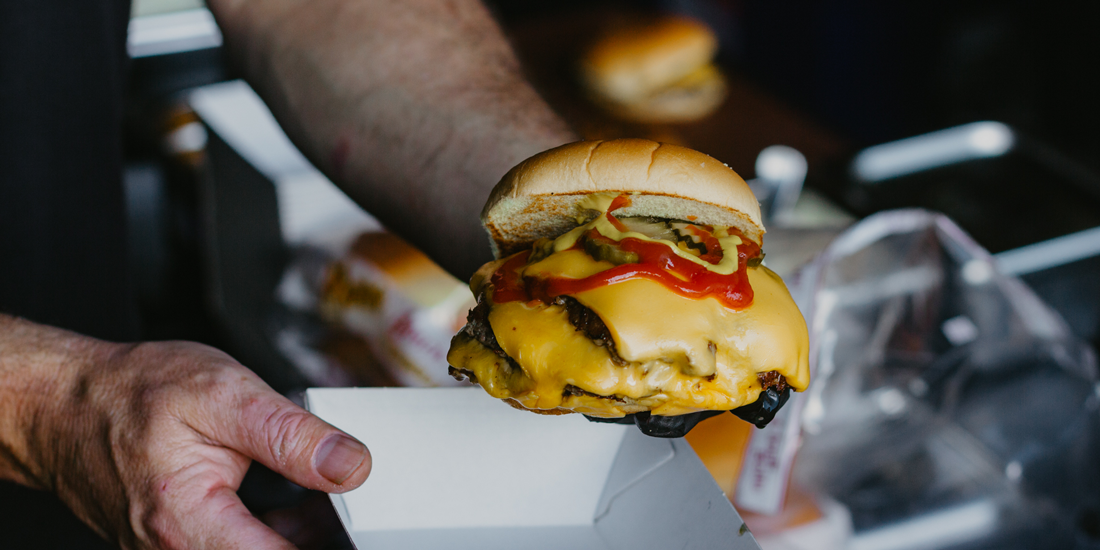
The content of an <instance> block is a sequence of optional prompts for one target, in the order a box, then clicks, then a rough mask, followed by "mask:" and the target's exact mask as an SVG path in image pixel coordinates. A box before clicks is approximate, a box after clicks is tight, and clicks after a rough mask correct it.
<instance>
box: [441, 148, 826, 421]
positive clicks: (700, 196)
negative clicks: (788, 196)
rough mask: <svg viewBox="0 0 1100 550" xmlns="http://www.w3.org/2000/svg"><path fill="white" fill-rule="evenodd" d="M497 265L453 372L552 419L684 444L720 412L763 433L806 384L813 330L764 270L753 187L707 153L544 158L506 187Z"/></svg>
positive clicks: (497, 209)
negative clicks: (575, 416) (625, 428)
mask: <svg viewBox="0 0 1100 550" xmlns="http://www.w3.org/2000/svg"><path fill="white" fill-rule="evenodd" d="M482 223H483V224H484V226H485V228H486V230H487V231H488V232H489V235H490V237H491V240H492V245H493V251H494V253H495V255H496V257H497V258H499V259H498V260H496V261H493V262H490V263H488V264H486V265H485V266H483V267H482V268H481V269H480V270H478V272H477V273H476V274H475V275H474V276H473V278H472V280H471V281H470V288H471V289H472V290H473V292H474V295H475V296H477V300H478V304H477V306H476V307H475V308H474V309H473V310H471V311H470V314H469V316H468V319H467V324H466V326H465V327H464V328H463V329H462V331H461V332H459V333H458V334H457V335H456V336H455V337H454V339H453V340H452V341H451V348H450V352H449V354H448V356H447V360H448V362H449V363H450V365H451V367H450V373H451V375H452V376H454V377H456V378H459V379H467V380H470V381H472V382H475V383H478V384H480V385H481V386H482V387H483V388H484V389H485V391H487V392H488V393H489V394H490V395H492V396H493V397H496V398H499V399H503V400H505V401H506V402H507V403H508V404H510V405H512V406H514V407H516V408H520V409H526V410H529V411H532V412H536V413H540V414H566V413H573V412H577V413H582V414H584V415H586V416H587V417H588V418H589V419H591V420H596V421H604V422H623V423H626V422H630V423H636V424H637V425H638V426H639V427H640V428H641V429H642V431H643V432H645V433H647V434H649V435H655V436H664V437H679V436H682V435H684V434H685V433H687V431H688V430H690V429H691V427H692V426H694V425H695V423H696V422H698V421H699V420H701V419H702V418H705V417H707V416H709V415H713V414H717V413H718V412H721V411H733V412H734V413H735V414H737V415H738V416H741V417H742V418H744V419H746V420H748V421H750V422H752V423H754V424H756V425H758V426H761V427H762V426H763V425H765V424H767V422H768V421H769V420H771V418H772V416H773V415H774V413H775V411H776V410H777V409H778V408H779V406H781V405H782V404H783V402H784V401H785V400H786V399H787V396H788V395H789V392H790V391H791V390H792V389H794V390H796V391H801V390H803V389H805V388H806V385H807V384H808V383H809V368H808V362H807V354H808V345H807V334H806V324H805V322H804V321H803V319H802V315H801V314H800V313H799V311H798V308H797V307H796V306H795V304H794V301H793V300H792V299H791V296H790V294H789V293H788V292H787V288H786V287H785V286H784V285H783V281H782V280H780V278H779V277H778V276H777V275H776V274H775V273H772V272H771V271H770V270H769V269H768V268H766V267H764V266H763V265H761V260H762V258H763V254H762V253H761V251H760V244H761V238H762V236H763V234H764V228H763V227H762V226H761V223H760V208H759V205H758V204H757V202H756V199H755V198H754V197H753V194H752V192H751V191H750V190H749V187H748V186H747V185H746V184H745V182H744V180H742V179H741V178H740V177H739V176H738V175H737V174H736V173H735V172H734V171H733V170H731V169H729V168H728V167H726V166H725V165H724V164H722V163H720V162H718V161H716V160H714V159H713V158H711V157H709V156H707V155H704V154H702V153H699V152H696V151H692V150H690V149H686V148H683V147H677V146H674V145H666V144H659V143H656V142H653V141H648V140H640V139H621V140H615V141H590V142H578V143H572V144H569V145H564V146H561V147H558V148H556V149H551V150H549V151H545V152H543V153H540V154H538V155H535V156H534V157H531V158H530V159H527V160H526V161H524V162H522V163H520V164H519V165H518V166H516V167H515V168H513V169H512V170H511V171H509V172H508V174H506V175H505V176H504V178H503V179H502V180H501V182H500V183H499V184H497V186H496V188H495V189H493V192H492V194H491V195H490V197H489V201H488V203H486V205H485V209H484V210H483V211H482Z"/></svg>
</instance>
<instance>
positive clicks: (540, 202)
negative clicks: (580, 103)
mask: <svg viewBox="0 0 1100 550" xmlns="http://www.w3.org/2000/svg"><path fill="white" fill-rule="evenodd" d="M601 192H603V193H626V194H631V195H633V196H632V197H631V203H632V204H631V206H628V207H625V208H620V209H618V210H616V215H617V216H620V217H630V216H647V217H657V218H667V219H679V220H690V221H693V222H697V223H699V224H701V225H720V226H732V227H736V228H738V229H740V230H741V232H742V233H743V234H744V235H745V236H746V237H748V238H749V239H751V240H753V241H754V242H756V243H760V242H761V238H762V237H763V234H764V226H763V223H762V222H761V221H760V204H759V203H758V202H756V197H755V196H753V194H752V191H751V190H749V186H748V185H747V184H746V183H745V180H743V179H741V176H738V175H737V173H736V172H734V171H733V170H731V169H730V168H729V167H728V166H726V165H725V164H722V163H721V162H718V161H717V160H715V159H713V158H711V157H710V156H707V155H705V154H703V153H700V152H698V151H694V150H691V149H688V148H686V147H680V146H677V145H669V144H663V143H657V142H656V141H650V140H647V139H616V140H612V141H579V142H576V143H570V144H567V145H562V146H561V147H556V148H554V149H550V150H549V151H543V152H542V153H539V154H537V155H535V156H533V157H531V158H529V159H527V160H525V161H523V162H521V163H519V164H518V165H517V166H516V167H515V168H512V169H511V170H509V171H508V173H507V174H505V175H504V178H502V179H501V180H500V183H498V184H497V186H496V187H495V188H493V192H492V193H491V194H490V195H489V200H488V202H486V203H485V209H484V210H482V212H481V223H482V224H483V225H484V226H485V230H486V231H488V232H489V237H490V238H491V239H492V244H493V253H494V254H495V255H496V257H497V258H503V257H505V256H508V255H510V254H513V253H515V252H518V251H520V250H524V249H526V248H529V247H530V246H531V245H532V243H534V242H535V241H536V240H538V239H540V238H544V237H546V238H554V237H557V236H558V235H561V234H563V233H565V232H567V231H569V230H571V229H573V228H574V227H577V225H579V224H580V223H586V222H587V221H589V220H591V219H592V218H594V217H595V216H596V215H597V213H596V212H592V211H585V210H583V209H582V208H581V207H580V205H579V204H578V203H579V202H580V201H581V200H582V199H584V198H585V196H587V195H588V194H590V193H601Z"/></svg>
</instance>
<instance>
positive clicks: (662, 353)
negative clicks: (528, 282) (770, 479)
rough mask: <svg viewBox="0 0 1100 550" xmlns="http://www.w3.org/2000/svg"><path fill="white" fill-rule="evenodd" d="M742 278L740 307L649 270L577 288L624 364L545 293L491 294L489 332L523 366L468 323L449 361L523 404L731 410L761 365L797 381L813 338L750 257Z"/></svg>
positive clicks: (569, 270) (544, 266) (587, 263)
mask: <svg viewBox="0 0 1100 550" xmlns="http://www.w3.org/2000/svg"><path fill="white" fill-rule="evenodd" d="M607 267H608V265H607V264H606V262H597V261H595V260H593V259H592V258H591V257H589V256H588V255H587V254H585V253H584V252H582V251H579V250H566V251H562V252H558V253H555V254H552V255H550V256H549V257H547V258H546V259H544V260H542V261H541V262H538V263H536V264H534V265H531V266H528V267H527V269H526V270H525V274H526V275H529V276H532V275H533V276H537V274H538V273H540V272H545V273H547V274H549V273H553V274H555V275H557V276H564V277H573V278H582V277H586V276H589V275H591V274H594V273H598V272H599V271H602V270H604V269H607ZM748 277H749V283H750V284H751V285H752V288H753V291H754V294H755V297H754V299H753V303H752V305H750V306H749V307H747V308H743V309H739V310H733V309H730V308H727V307H725V306H723V305H722V304H721V303H720V302H718V301H717V300H716V299H714V298H704V299H692V298H685V297H682V296H680V295H678V294H676V293H674V292H671V291H669V290H668V289H666V288H664V287H663V286H662V285H661V284H660V283H656V282H653V281H649V280H645V279H633V280H629V281H625V282H622V283H618V284H614V285H610V286H605V287H601V288H597V289H593V290H588V291H584V292H581V293H578V294H576V295H574V298H576V299H577V300H578V301H580V302H581V303H582V304H584V305H585V306H587V307H588V308H590V309H592V310H593V311H594V312H595V313H596V314H597V315H599V317H600V318H601V319H602V320H603V321H604V323H605V324H606V325H607V327H608V329H609V330H610V331H611V334H612V337H613V339H614V341H615V346H616V349H617V351H618V353H619V355H620V357H622V358H623V359H625V360H627V361H629V364H628V365H626V366H622V365H617V364H615V363H614V362H613V361H612V360H611V356H610V354H609V353H608V352H607V349H606V348H603V347H600V346H597V345H596V344H595V343H593V342H592V341H591V340H589V339H588V338H587V337H586V336H585V335H584V334H583V333H581V332H579V331H577V330H576V329H575V328H574V327H573V325H572V324H571V323H570V322H569V319H568V315H567V313H566V312H565V310H564V309H563V308H560V307H557V306H553V305H547V304H543V303H541V302H532V303H523V302H506V303H502V304H494V305H493V307H492V310H491V311H490V313H489V324H490V325H491V326H492V328H493V332H494V334H495V335H496V338H497V342H498V343H499V344H500V346H501V348H502V349H503V350H504V352H505V353H507V354H508V356H509V357H511V358H513V359H515V361H516V363H518V365H521V369H517V368H516V367H513V366H511V365H510V364H509V363H508V362H507V361H506V360H505V359H502V358H500V357H498V356H496V355H495V354H494V353H492V352H491V351H489V350H488V349H486V348H484V347H483V346H481V345H480V344H479V343H478V342H476V341H474V340H472V339H470V338H469V337H467V336H465V335H464V334H460V335H459V336H458V337H456V339H455V344H454V345H453V346H452V350H451V353H450V354H449V356H448V361H449V362H450V363H451V364H452V365H454V366H455V367H456V368H459V369H463V370H467V371H469V372H472V373H474V374H475V376H476V377H477V379H478V381H479V382H480V383H481V385H482V386H483V387H485V389H486V391H488V392H489V393H490V394H491V395H493V396H494V397H498V398H501V399H514V400H515V401H517V402H519V404H521V405H523V406H524V407H527V408H529V409H542V410H550V409H556V408H565V409H571V410H575V411H577V412H582V413H585V414H590V415H593V416H603V417H616V416H622V415H625V414H630V413H632V412H640V411H646V410H649V411H652V412H653V414H657V415H678V414H686V413H690V412H695V411H699V410H729V409H734V408H737V407H740V406H742V405H747V404H749V403H752V402H754V401H756V399H757V398H758V397H759V395H760V392H761V391H762V389H763V388H762V387H761V386H760V382H759V379H758V378H757V374H758V373H763V372H769V371H777V372H779V373H780V374H782V375H783V376H784V377H786V379H787V383H788V384H790V385H791V386H792V387H793V388H794V389H796V390H802V389H805V388H806V386H807V384H808V383H809V366H808V354H809V345H808V338H807V333H806V324H805V322H804V321H803V319H802V315H801V314H800V313H799V311H798V308H797V307H796V306H795V304H794V302H793V300H792V299H791V297H790V294H789V293H788V292H787V289H786V287H785V286H784V285H783V282H782V280H780V278H779V277H778V276H777V275H775V274H774V273H772V272H771V271H770V270H768V269H767V268H765V267H755V268H749V269H748ZM484 280H485V279H482V281H484ZM486 282H487V281H486ZM477 286H480V285H477ZM477 290H480V289H477V288H475V291H477ZM577 390H580V391H577Z"/></svg>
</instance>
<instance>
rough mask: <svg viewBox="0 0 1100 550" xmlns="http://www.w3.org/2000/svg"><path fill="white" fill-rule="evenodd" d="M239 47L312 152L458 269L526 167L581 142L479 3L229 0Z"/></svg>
mask: <svg viewBox="0 0 1100 550" xmlns="http://www.w3.org/2000/svg"><path fill="white" fill-rule="evenodd" d="M211 7H212V9H213V10H214V13H215V15H216V16H217V17H218V20H219V23H220V24H221V25H222V27H223V29H224V30H225V31H226V37H227V38H226V40H227V47H228V49H229V51H230V54H231V56H232V58H233V59H234V60H235V61H236V62H237V63H238V64H239V66H240V67H241V70H242V71H243V72H244V74H245V76H246V77H247V78H248V79H249V81H250V82H251V83H252V84H253V86H255V87H256V89H257V90H258V92H259V93H260V95H261V96H262V97H263V98H264V100H265V101H266V102H267V103H268V104H269V105H270V106H271V108H272V110H273V111H274V113H275V115H276V117H277V118H278V119H279V121H280V123H281V124H282V125H283V126H284V127H285V128H286V129H287V132H288V133H289V134H290V136H291V138H292V139H294V140H295V142H296V143H297V144H298V145H299V147H301V148H302V150H303V151H304V152H305V154H306V155H307V156H308V157H309V158H310V159H311V160H312V161H313V162H314V163H315V164H316V165H317V166H318V167H320V168H321V169H322V170H323V171H325V172H326V173H327V174H329V175H330V176H331V177H332V178H333V179H334V181H336V182H337V183H338V184H339V185H341V186H342V187H343V188H344V190H345V191H347V192H348V194H349V195H351V196H352V198H354V199H355V200H357V201H358V202H359V203H360V204H362V205H363V206H364V207H365V208H367V210H369V211H370V212H371V213H372V214H374V215H375V216H377V217H378V218H379V219H380V220H381V221H382V222H383V223H384V224H386V225H387V226H389V227H390V228H391V229H394V230H395V231H397V232H398V233H400V234H401V235H403V236H404V237H406V238H407V239H409V240H410V241H411V242H413V243H414V244H415V245H417V246H419V247H420V248H421V249H422V250H424V251H425V252H427V253H428V254H429V255H430V256H432V257H433V258H434V259H436V260H437V261H438V262H440V264H441V265H443V266H444V267H445V268H447V269H448V270H450V271H451V272H453V273H455V274H456V275H459V276H463V277H464V276H468V275H469V274H470V273H472V271H473V270H474V269H476V268H477V266H478V265H480V263H481V262H482V261H484V260H485V259H486V258H487V257H488V240H487V238H486V237H485V234H484V232H483V231H482V229H481V227H480V225H479V223H478V213H479V212H480V209H481V205H482V204H483V202H484V200H485V198H486V197H487V195H488V192H489V190H490V189H491V188H492V186H493V185H494V184H495V183H496V182H497V181H498V180H499V179H500V177H501V176H502V175H503V174H504V172H506V171H507V170H508V168H510V167H511V166H512V165H514V164H516V163H517V162H518V161H520V160H522V159H523V158H526V157H527V156H530V155H531V154H534V153H535V152H538V151H541V150H544V149H547V148H550V147H553V146H556V145H560V144H562V143H565V142H568V141H571V140H573V139H574V136H573V134H572V133H571V132H569V131H568V130H567V129H566V128H565V126H564V125H563V124H562V123H561V121H560V120H559V119H558V118H557V116H556V115H555V114H554V113H553V112H552V111H551V110H550V109H549V107H547V106H546V104H545V103H544V102H543V101H542V99H541V98H540V97H539V96H538V95H537V94H536V93H535V91H534V90H533V89H532V88H531V87H530V85H528V84H527V82H526V81H525V80H524V79H523V77H522V74H521V72H520V70H519V64H518V62H517V61H516V58H515V55H514V53H513V52H512V50H511V48H510V47H509V45H508V43H507V41H506V40H505V39H504V37H503V35H502V33H501V31H500V29H499V28H498V27H497V25H496V24H495V22H494V21H493V20H492V18H491V16H490V14H489V13H488V11H487V10H486V9H485V7H484V6H483V5H482V4H481V3H480V2H479V1H477V0H451V1H441V0H269V1H266V2H261V1H258V0H255V1H248V0H216V1H213V2H211Z"/></svg>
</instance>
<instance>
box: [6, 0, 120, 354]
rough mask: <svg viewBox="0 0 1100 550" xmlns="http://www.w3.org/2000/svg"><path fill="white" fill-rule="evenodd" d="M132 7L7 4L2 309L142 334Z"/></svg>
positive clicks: (80, 0)
mask: <svg viewBox="0 0 1100 550" xmlns="http://www.w3.org/2000/svg"><path fill="white" fill-rule="evenodd" d="M129 11H130V5H129V2H128V1H127V0H71V1H63V0H3V1H0V311H2V312H4V313H9V314H15V315H19V316H23V317H26V318H28V319H31V320H34V321H37V322H41V323H46V324H50V325H55V326H61V327H64V328H68V329H72V330H75V331H78V332H82V333H85V334H90V335H93V336H98V337H100V338H106V339H112V340H131V339H134V338H136V336H137V315H136V307H135V306H134V301H133V299H132V297H131V294H130V289H129V285H128V282H127V281H128V276H127V270H126V239H125V211H124V202H123V189H122V184H121V167H122V114H123V100H124V92H125V76H126V65H127V56H126V28H127V23H128V19H129Z"/></svg>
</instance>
